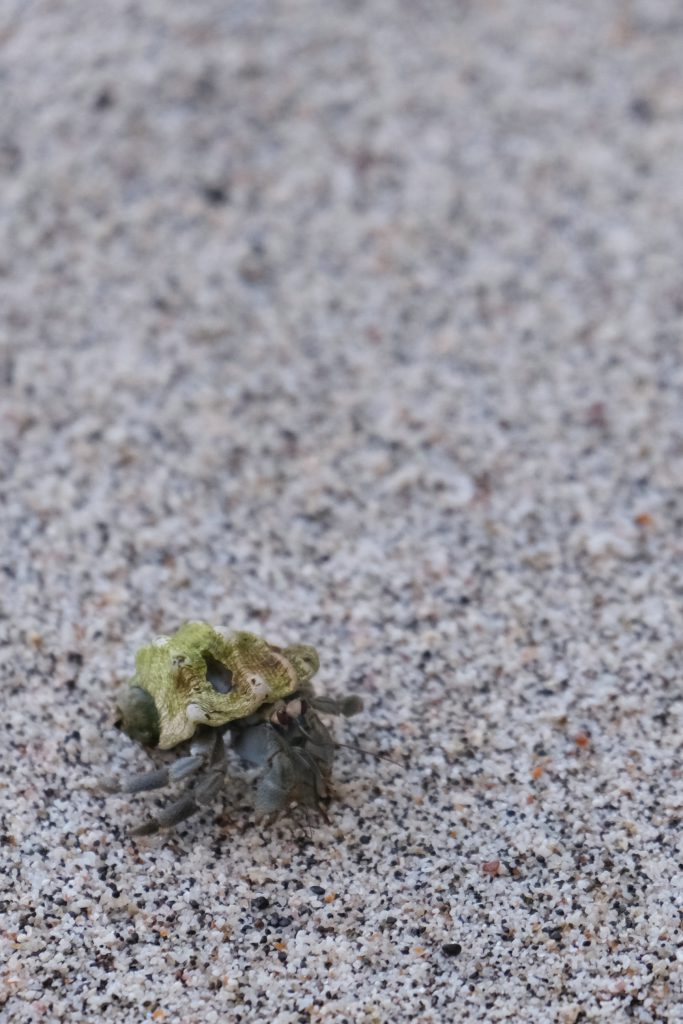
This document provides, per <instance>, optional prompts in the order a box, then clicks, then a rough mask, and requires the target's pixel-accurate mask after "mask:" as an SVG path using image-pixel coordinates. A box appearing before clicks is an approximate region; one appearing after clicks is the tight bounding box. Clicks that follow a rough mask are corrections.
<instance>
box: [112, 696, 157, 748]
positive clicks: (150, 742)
mask: <svg viewBox="0 0 683 1024" xmlns="http://www.w3.org/2000/svg"><path fill="white" fill-rule="evenodd" d="M118 711H119V718H118V720H117V722H116V725H117V727H119V728H121V729H123V731H124V732H125V733H126V735H127V736H130V738H131V739H132V740H136V741H137V742H138V743H142V744H143V746H145V747H156V746H157V744H158V742H159V712H158V710H157V706H156V704H155V703H154V698H153V697H152V695H151V694H149V693H147V691H146V690H143V689H142V687H140V686H131V687H129V688H128V690H127V691H126V692H125V693H124V694H123V696H122V697H121V699H120V700H119V704H118Z"/></svg>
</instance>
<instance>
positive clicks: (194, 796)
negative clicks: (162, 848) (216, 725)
mask: <svg viewBox="0 0 683 1024" xmlns="http://www.w3.org/2000/svg"><path fill="white" fill-rule="evenodd" d="M212 742H213V751H212V754H211V759H210V764H209V767H208V769H207V771H206V772H205V773H204V774H203V775H201V776H200V778H199V780H198V781H197V783H196V784H195V785H194V786H193V788H192V789H191V790H189V791H188V792H186V793H183V795H182V796H181V797H179V799H178V800H176V801H174V802H173V803H172V804H169V806H168V807H166V808H164V810H162V811H160V812H159V814H157V816H156V817H154V818H149V819H148V820H147V821H145V822H142V823H141V824H140V825H138V826H136V828H134V829H132V830H131V835H134V836H150V835H154V833H155V832H158V831H159V830H160V829H163V828H173V827H174V826H175V825H179V824H180V822H181V821H185V820H186V819H187V818H189V817H191V816H192V815H193V814H196V813H197V811H200V810H202V809H203V808H204V807H207V806H208V805H209V804H210V803H211V801H212V800H213V798H214V797H215V796H216V794H217V793H218V792H219V790H220V789H221V787H222V785H223V783H224V780H225V772H226V769H227V762H226V757H225V745H224V743H223V737H222V736H221V734H220V733H218V732H214V733H213V736H212Z"/></svg>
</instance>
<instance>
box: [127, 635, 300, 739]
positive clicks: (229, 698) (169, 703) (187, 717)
mask: <svg viewBox="0 0 683 1024" xmlns="http://www.w3.org/2000/svg"><path fill="white" fill-rule="evenodd" d="M135 665H136V671H135V675H134V677H133V678H132V680H131V682H130V686H129V688H128V690H127V691H126V692H125V693H124V694H123V695H122V697H121V699H120V700H119V702H118V707H119V711H120V723H119V724H120V725H121V728H122V729H123V731H124V732H126V733H127V734H128V735H129V736H130V737H131V738H132V739H135V740H138V741H139V742H141V743H143V744H145V746H150V747H160V748H161V749H162V750H168V749H169V748H170V747H175V746H176V745H177V744H178V743H182V742H183V741H184V740H187V739H190V737H191V736H192V735H193V734H194V732H195V730H196V728H197V726H199V725H209V726H212V727H216V726H221V725H226V724H227V723H228V722H233V721H235V720H236V719H239V718H244V717H246V716H247V715H250V714H253V712H255V711H257V710H258V709H259V708H260V707H261V706H262V705H263V704H268V703H271V702H272V701H275V700H278V699H280V698H282V697H286V696H288V695H289V694H290V693H294V692H295V691H296V690H297V689H299V688H300V686H301V685H302V684H305V683H307V682H308V681H309V680H310V679H311V678H312V677H313V676H314V675H315V673H316V672H317V670H318V666H319V660H318V655H317V652H316V650H315V648H314V647H309V646H307V645H306V644H293V645H292V646H291V647H285V648H282V647H277V646H275V645H274V644H270V643H268V642H267V641H266V640H264V639H263V638H262V637H260V636H257V635H256V634H255V633H246V632H234V633H232V632H229V631H226V630H222V629H220V628H214V627H213V626H210V625H209V624H208V623H206V622H187V623H185V625H184V626H181V627H180V629H178V630H177V631H176V632H175V633H173V634H172V635H171V636H160V637H157V639H156V640H154V641H153V643H151V644H149V646H147V647H143V648H141V650H140V651H138V654H137V657H136V662H135Z"/></svg>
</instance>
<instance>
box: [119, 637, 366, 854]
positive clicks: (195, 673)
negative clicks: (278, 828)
mask: <svg viewBox="0 0 683 1024" xmlns="http://www.w3.org/2000/svg"><path fill="white" fill-rule="evenodd" d="M318 667H319V659H318V654H317V652H316V650H315V648H314V647H310V646H308V645H306V644H293V645H292V646H290V647H278V646H276V645H275V644H272V643H269V642H268V641H266V640H264V639H263V638H262V637H260V636H257V635H256V634H255V633H247V632H229V631H227V630H223V629H219V628H215V627H213V626H210V625H208V624H207V623H206V622H188V623H186V624H185V625H184V626H181V627H180V629H178V630H177V632H175V633H174V634H173V635H172V636H161V637H158V638H157V639H156V640H154V641H153V642H152V643H151V644H150V645H149V646H147V647H143V648H142V649H141V650H140V651H139V652H138V654H137V658H136V671H135V675H134V676H133V678H132V680H131V682H130V685H129V687H128V688H127V690H126V691H125V692H124V693H123V694H122V696H121V697H120V699H119V702H118V709H119V718H118V721H117V725H118V727H119V728H121V729H122V730H123V732H125V733H126V734H127V735H128V736H130V737H131V739H134V740H137V741H138V742H139V743H141V744H143V745H144V746H146V747H148V748H158V749H160V750H170V749H172V748H173V749H175V748H176V747H177V746H180V745H181V744H186V745H187V746H188V747H189V749H187V750H185V751H184V752H183V753H182V754H181V756H180V757H179V758H178V759H177V760H176V761H175V762H173V763H172V764H170V765H168V766H166V767H162V768H159V769H156V770H154V771H151V772H145V773H143V774H141V775H133V776H130V777H129V778H125V779H113V778H109V779H105V780H103V782H102V785H103V788H104V789H105V790H107V791H108V792H119V793H140V792H143V791H146V790H153V789H161V788H162V787H164V786H167V785H170V784H172V783H177V782H187V783H188V784H187V787H186V789H185V790H184V792H183V793H182V795H181V796H180V797H179V798H178V799H177V800H176V801H175V802H173V803H171V804H170V805H169V806H168V807H166V808H165V809H164V810H163V811H161V812H160V813H159V814H158V815H157V816H156V817H155V818H151V819H149V820H147V821H145V822H144V823H143V824H141V825H139V826H138V827H137V828H136V829H134V832H133V834H135V835H149V834H152V833H154V832H157V831H158V830H159V829H162V828H172V827H173V826H174V825H177V824H179V823H180V822H181V821H184V820H185V819H186V818H189V817H190V815H192V814H194V813H195V812H196V811H198V810H200V809H201V808H202V807H205V806H206V805H207V804H209V803H210V802H211V801H212V799H213V798H214V797H215V796H216V794H217V793H218V792H219V791H220V789H221V787H222V786H223V784H224V781H225V778H226V774H227V771H228V759H227V756H226V740H227V739H232V742H233V746H234V749H235V750H236V752H237V754H238V755H239V757H241V758H242V760H243V761H245V762H247V763H248V764H250V765H253V766H255V767H258V768H260V769H261V774H260V777H259V779H258V782H257V786H256V810H257V812H258V813H261V814H267V815H273V816H274V815H277V814H278V813H279V812H280V811H283V810H284V809H286V808H287V807H288V806H290V804H293V803H297V804H302V805H304V806H308V807H312V808H315V809H318V810H319V811H321V812H322V813H323V814H324V806H325V803H326V801H327V800H328V798H329V795H330V776H331V768H332V762H333V759H334V751H335V747H336V745H335V742H334V740H333V739H332V736H331V735H330V733H329V731H328V730H327V728H326V727H325V725H324V724H323V722H322V721H321V720H320V718H319V717H318V712H321V713H323V714H331V715H344V716H347V717H348V716H351V715H354V714H356V713H357V712H358V711H360V710H361V708H362V706H363V705H362V701H361V700H360V698H359V697H356V696H354V695H351V696H347V697H346V698H342V699H341V700H333V699H331V698H326V697H318V696H316V695H315V693H314V690H313V687H312V684H311V679H312V678H313V676H314V675H315V673H316V672H317V670H318Z"/></svg>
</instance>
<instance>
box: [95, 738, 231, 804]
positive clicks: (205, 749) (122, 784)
mask: <svg viewBox="0 0 683 1024" xmlns="http://www.w3.org/2000/svg"><path fill="white" fill-rule="evenodd" d="M215 745H216V733H215V732H214V731H213V730H204V731H202V732H200V733H198V734H197V736H196V737H195V739H194V741H193V743H192V745H191V747H190V751H191V753H190V754H189V755H188V756H187V757H180V758H178V760H177V761H174V762H173V764H171V765H167V766H166V767H164V768H158V769H156V770H155V771H152V772H141V773H140V774H139V775H128V776H126V777H125V778H123V779H117V778H115V777H114V776H109V777H108V778H105V779H102V780H101V782H100V786H101V787H102V789H104V791H105V792H106V793H144V792H146V791H148V790H151V789H163V788H164V786H168V785H171V784H172V783H174V782H181V781H182V780H183V779H187V778H189V777H190V776H192V775H195V774H196V773H197V772H198V771H199V770H200V769H201V768H202V767H203V766H204V765H205V764H207V762H209V761H210V759H211V756H212V754H213V751H214V747H215Z"/></svg>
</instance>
